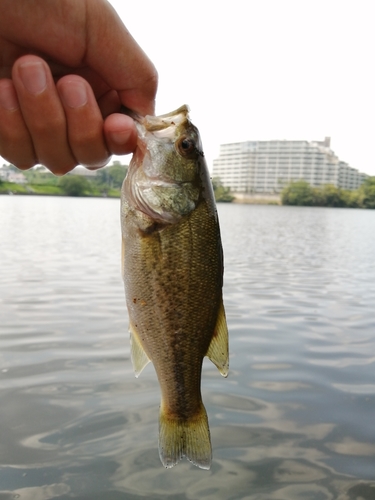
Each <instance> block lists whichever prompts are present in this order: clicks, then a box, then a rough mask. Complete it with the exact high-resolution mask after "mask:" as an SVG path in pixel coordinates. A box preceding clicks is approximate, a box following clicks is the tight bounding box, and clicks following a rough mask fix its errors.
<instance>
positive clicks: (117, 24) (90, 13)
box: [84, 0, 158, 115]
mask: <svg viewBox="0 0 375 500" xmlns="http://www.w3.org/2000/svg"><path fill="white" fill-rule="evenodd" d="M91 5H92V9H90V10H89V9H88V10H87V11H86V14H87V19H86V24H85V30H86V36H85V41H86V43H87V46H86V52H85V56H84V60H85V62H86V63H87V64H88V66H89V67H90V68H93V69H94V70H95V71H96V72H97V73H98V74H99V75H100V76H101V77H102V78H103V79H104V80H105V82H106V83H107V84H108V85H109V86H110V87H111V88H113V89H116V90H117V91H118V93H119V96H120V98H121V102H122V103H123V104H124V105H125V106H126V107H128V108H129V109H132V110H133V111H136V112H137V113H139V114H141V115H147V114H153V113H154V110H155V95H156V90H157V83H158V74H157V71H156V69H155V67H154V65H153V64H152V62H151V61H150V59H149V58H148V57H147V56H146V54H145V53H144V51H143V50H142V49H141V47H140V46H139V45H138V44H137V42H136V41H135V40H134V38H133V37H132V36H131V34H130V33H129V31H128V30H127V29H126V27H125V26H124V24H123V23H122V21H121V19H120V17H119V16H118V15H117V13H116V12H115V10H114V9H113V7H111V6H110V5H109V4H108V2H103V1H102V0H96V1H95V2H93V3H92V4H91ZM88 34H89V36H88ZM103 40H106V42H107V43H103Z"/></svg>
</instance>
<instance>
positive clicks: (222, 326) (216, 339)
mask: <svg viewBox="0 0 375 500" xmlns="http://www.w3.org/2000/svg"><path fill="white" fill-rule="evenodd" d="M206 356H208V357H209V359H210V360H211V361H212V362H213V364H214V365H216V366H217V368H218V370H219V372H220V373H221V374H222V376H223V377H227V376H228V370H229V347H228V327H227V320H226V318H225V310H224V304H223V300H221V304H220V308H219V314H218V316H217V321H216V326H215V330H214V334H213V337H212V339H211V343H210V346H209V348H208V351H207V354H206Z"/></svg>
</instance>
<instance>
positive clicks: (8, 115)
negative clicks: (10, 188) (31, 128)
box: [0, 79, 37, 170]
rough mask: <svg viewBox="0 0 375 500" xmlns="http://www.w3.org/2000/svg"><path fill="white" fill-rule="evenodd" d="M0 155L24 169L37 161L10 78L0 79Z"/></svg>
mask: <svg viewBox="0 0 375 500" xmlns="http://www.w3.org/2000/svg"><path fill="white" fill-rule="evenodd" d="M0 155H1V156H2V157H3V158H5V159H6V160H8V161H9V162H10V163H12V164H13V165H15V166H16V167H18V168H20V169H22V170H26V169H28V168H31V167H33V166H34V165H35V164H36V163H37V158H36V154H35V151H34V147H33V143H32V141H31V137H30V134H29V132H28V130H27V127H26V125H25V122H24V119H23V117H22V113H21V110H20V106H19V102H18V98H17V94H16V91H15V89H14V85H13V82H12V80H8V79H3V80H0Z"/></svg>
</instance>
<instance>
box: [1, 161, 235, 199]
mask: <svg viewBox="0 0 375 500" xmlns="http://www.w3.org/2000/svg"><path fill="white" fill-rule="evenodd" d="M6 168H7V169H8V170H11V171H13V172H19V170H18V169H17V168H16V167H15V166H13V165H7V166H6ZM127 171H128V165H122V164H120V162H114V164H113V165H111V166H110V167H106V168H102V169H99V170H97V171H96V173H95V175H91V176H90V175H82V174H74V173H69V174H67V175H64V176H63V177H56V176H55V175H53V174H51V173H50V172H49V171H47V170H46V169H45V168H44V167H42V166H39V167H36V168H32V169H30V170H27V171H24V172H23V175H24V176H25V178H26V180H27V184H22V185H21V184H15V183H11V182H3V181H1V179H0V194H1V193H8V192H12V193H15V194H46V195H65V196H106V197H119V196H120V191H121V186H122V183H123V181H124V179H125V176H126V173H127ZM212 185H213V188H214V193H215V199H216V201H220V202H231V201H233V199H234V197H233V196H232V195H231V194H230V188H227V187H224V186H223V185H222V183H221V181H220V179H213V180H212Z"/></svg>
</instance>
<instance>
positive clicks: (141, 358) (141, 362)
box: [129, 323, 150, 378]
mask: <svg viewBox="0 0 375 500" xmlns="http://www.w3.org/2000/svg"><path fill="white" fill-rule="evenodd" d="M129 332H130V345H131V358H132V363H133V368H134V373H135V376H136V377H137V378H138V377H139V375H140V374H141V372H142V370H143V368H144V367H145V366H146V365H147V364H148V363H149V362H150V358H149V357H148V356H147V354H146V353H145V351H144V350H143V347H142V345H141V343H140V341H139V338H138V333H137V331H136V329H135V328H134V326H133V325H132V324H131V323H130V325H129Z"/></svg>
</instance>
